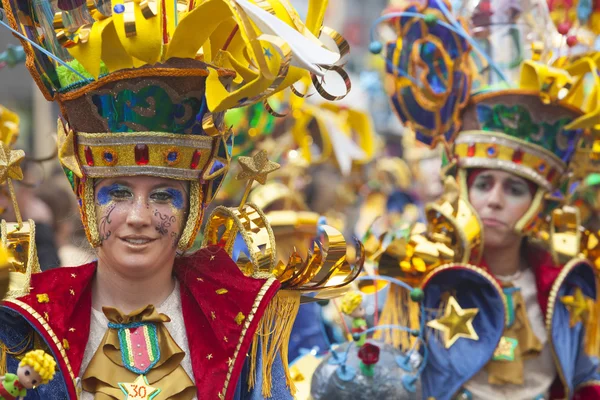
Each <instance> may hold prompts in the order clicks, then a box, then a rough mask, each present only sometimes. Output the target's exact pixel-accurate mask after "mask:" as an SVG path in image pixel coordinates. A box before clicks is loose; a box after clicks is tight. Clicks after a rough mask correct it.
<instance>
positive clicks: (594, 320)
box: [584, 278, 600, 358]
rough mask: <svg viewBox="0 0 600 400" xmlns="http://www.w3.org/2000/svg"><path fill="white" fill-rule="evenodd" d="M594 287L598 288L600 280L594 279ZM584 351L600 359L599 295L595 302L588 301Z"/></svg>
mask: <svg viewBox="0 0 600 400" xmlns="http://www.w3.org/2000/svg"><path fill="white" fill-rule="evenodd" d="M596 281H597V283H596V287H597V288H600V278H596ZM585 325H586V327H585V328H586V329H585V342H584V351H585V352H586V354H588V355H590V356H592V357H599V358H600V294H598V293H597V294H596V301H590V312H589V315H588V319H587V321H586V324H585Z"/></svg>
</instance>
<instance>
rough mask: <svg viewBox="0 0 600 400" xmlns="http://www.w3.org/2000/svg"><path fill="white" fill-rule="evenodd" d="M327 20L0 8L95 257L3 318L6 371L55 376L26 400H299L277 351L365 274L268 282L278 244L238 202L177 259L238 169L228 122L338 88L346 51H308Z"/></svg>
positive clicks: (120, 8) (317, 13) (76, 4)
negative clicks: (31, 369)
mask: <svg viewBox="0 0 600 400" xmlns="http://www.w3.org/2000/svg"><path fill="white" fill-rule="evenodd" d="M325 3H326V2H322V1H310V2H309V11H308V15H307V21H306V23H304V22H303V21H302V20H301V19H300V18H299V16H298V15H297V13H296V12H295V10H294V9H293V8H292V7H291V6H290V5H289V3H288V2H287V1H277V0H273V1H270V0H269V1H266V2H259V3H252V2H248V1H245V0H236V1H231V2H230V1H223V0H206V1H193V0H190V1H183V2H175V3H173V2H155V1H152V0H151V1H142V2H139V1H137V0H134V1H129V0H126V1H113V2H112V3H111V2H108V3H107V2H103V1H100V2H88V3H84V2H80V1H73V2H71V1H64V2H60V3H55V2H49V1H47V2H46V1H42V2H13V1H10V0H8V1H6V2H4V10H5V11H6V16H7V20H8V22H9V24H10V26H11V29H12V30H13V32H14V33H15V34H17V35H18V36H19V37H21V39H22V41H23V45H24V48H25V50H26V52H27V57H28V59H27V66H28V68H29V70H30V72H31V74H32V76H33V78H34V79H35V81H36V83H37V84H38V86H39V88H40V90H41V91H42V92H43V94H44V95H45V96H46V98H47V99H48V100H56V101H57V102H58V103H59V106H60V109H61V114H62V115H61V118H60V119H59V121H58V135H59V138H58V144H59V158H60V161H61V163H62V165H63V167H64V169H65V172H66V174H67V177H68V178H69V181H70V182H71V184H72V186H73V189H74V191H75V194H76V195H77V198H78V200H79V205H80V211H81V217H82V220H83V223H84V226H85V228H86V233H87V235H88V239H89V241H90V243H91V244H92V245H93V246H94V247H96V248H97V254H98V261H97V262H94V263H91V264H88V265H84V266H81V267H76V268H59V269H57V270H54V271H50V272H48V273H42V274H34V275H33V276H31V280H30V281H29V279H27V282H26V283H25V284H24V285H23V287H22V290H21V293H19V294H17V295H13V296H10V297H9V298H7V299H5V301H4V302H3V304H2V307H1V314H2V316H3V320H5V321H9V322H10V323H6V324H3V325H2V327H1V328H0V339H1V340H2V342H3V344H4V345H3V349H4V353H5V356H6V359H7V368H8V371H13V370H16V367H17V365H18V359H19V356H20V355H21V354H23V353H24V352H25V351H27V350H30V348H31V347H44V348H47V349H48V350H49V351H50V352H51V353H52V354H53V356H54V357H55V358H56V360H57V373H56V377H55V379H54V380H53V381H52V382H50V384H48V385H46V386H44V387H41V388H39V389H37V390H35V391H31V392H30V393H28V395H27V398H28V399H30V398H31V399H34V398H42V399H61V400H64V399H67V398H68V399H76V398H81V399H91V398H96V399H122V398H127V399H154V400H160V399H196V398H201V399H205V398H206V399H209V398H210V399H234V398H235V399H242V398H263V397H273V398H277V399H283V398H291V397H292V392H293V388H292V387H291V386H290V385H289V383H290V379H289V374H288V372H287V365H286V364H287V361H286V356H287V355H286V348H285V344H284V343H285V342H286V340H287V338H289V330H290V329H291V324H292V323H293V317H294V316H295V313H296V311H297V309H298V305H299V303H300V291H302V290H304V291H315V290H319V289H324V290H327V288H326V286H327V284H328V280H329V278H331V277H336V278H341V279H338V280H336V286H335V288H336V290H339V289H340V287H342V286H344V285H346V284H347V283H348V282H349V281H351V280H352V279H353V277H355V276H356V273H357V268H358V270H360V266H355V267H354V268H353V267H350V266H349V265H348V263H347V262H345V255H339V254H338V260H336V261H339V262H333V260H332V256H331V255H326V256H323V257H322V258H319V259H320V260H323V263H325V262H326V263H327V265H325V266H324V264H319V263H318V262H312V263H308V262H307V263H297V262H296V263H293V264H291V265H285V264H283V265H280V266H279V267H280V268H278V269H277V271H278V272H277V271H275V268H274V267H275V248H274V243H273V235H272V231H271V230H270V227H269V226H268V223H267V222H266V218H265V217H264V214H262V212H261V211H260V210H259V209H257V208H256V207H255V206H253V205H251V204H244V201H243V202H242V204H241V205H240V207H239V208H236V209H226V208H224V207H220V208H217V210H216V211H215V213H214V214H213V215H212V216H211V217H210V218H209V221H208V225H207V231H206V232H205V235H204V243H203V244H204V245H205V246H203V247H204V248H203V249H201V250H199V251H197V252H196V253H193V254H192V255H189V256H182V255H183V254H184V252H186V251H187V250H189V249H190V248H191V247H192V246H193V244H194V243H195V240H196V236H197V234H198V231H199V229H200V226H201V223H202V220H203V213H204V209H205V207H206V206H207V205H208V203H209V202H210V201H211V200H212V199H213V197H214V196H215V194H216V192H217V190H218V189H219V186H220V183H221V181H222V179H223V176H224V175H225V173H226V171H227V170H228V168H229V163H230V156H231V145H232V137H231V132H230V131H229V129H228V127H227V126H225V124H224V119H223V115H224V112H225V111H226V110H228V109H230V108H234V107H240V106H244V105H249V104H253V103H256V102H259V101H263V100H265V99H266V98H267V97H268V96H269V95H271V94H272V93H275V92H276V91H278V90H281V89H283V88H285V87H288V86H290V85H292V84H293V83H294V82H296V81H298V80H299V79H302V78H304V77H306V76H312V77H313V82H315V86H317V87H318V89H319V90H320V91H321V92H323V93H324V89H323V88H322V87H320V83H319V82H320V81H319V77H318V76H317V75H322V74H323V73H324V71H325V70H327V69H334V70H335V71H337V72H339V73H340V74H342V75H343V76H345V73H344V72H343V70H342V69H341V68H340V67H338V66H335V65H334V64H335V63H336V62H337V61H338V60H339V59H340V52H342V53H344V51H342V50H343V49H332V50H330V49H327V48H325V46H323V45H322V44H321V42H320V41H319V39H317V37H316V36H315V35H318V34H319V33H320V31H321V24H322V19H323V14H324V9H325V5H326V4H325ZM330 32H332V35H334V34H335V32H333V31H330ZM336 37H337V36H336ZM338 50H340V51H338ZM342 55H343V54H342ZM348 89H349V87H348ZM240 163H241V165H242V169H243V171H242V173H240V177H241V178H246V179H250V181H253V180H257V181H259V182H261V183H264V181H265V179H266V176H267V174H268V173H269V172H272V171H273V170H274V169H276V168H277V165H276V164H275V163H272V162H270V161H268V160H267V159H266V157H265V155H264V153H260V154H258V155H256V156H254V157H252V158H250V157H246V158H244V159H240ZM248 190H249V188H248ZM319 255H321V254H319ZM295 260H296V261H297V260H298V258H296V259H295ZM301 267H302V268H304V269H303V270H300V271H296V268H301ZM321 267H323V268H321ZM325 267H327V268H330V267H331V268H332V270H331V271H328V270H326V269H325ZM308 268H319V269H320V271H321V273H322V274H311V273H308V271H307V269H308ZM296 272H298V273H299V274H301V275H302V276H300V277H299V276H297V275H296V274H295V273H296ZM279 273H281V274H285V275H280V274H279ZM323 274H324V275H325V278H324V276H323ZM315 275H316V278H315V281H314V282H313V281H312V280H311V279H312V278H314V277H315ZM26 276H28V275H26ZM285 277H288V278H287V281H286V279H285ZM289 277H294V278H295V279H294V281H293V282H289ZM317 278H318V279H317ZM282 285H283V286H284V287H283V288H284V289H286V290H280V289H281V288H282ZM302 285H305V286H304V287H303V286H302ZM294 289H298V290H294ZM259 339H260V340H259Z"/></svg>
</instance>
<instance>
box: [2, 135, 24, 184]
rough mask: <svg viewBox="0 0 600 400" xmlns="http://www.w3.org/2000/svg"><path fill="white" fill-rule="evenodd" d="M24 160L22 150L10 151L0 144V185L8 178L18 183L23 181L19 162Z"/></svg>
mask: <svg viewBox="0 0 600 400" xmlns="http://www.w3.org/2000/svg"><path fill="white" fill-rule="evenodd" d="M23 158H25V152H24V151H23V150H11V149H10V148H8V147H7V146H6V144H4V143H1V144H0V183H4V182H6V180H7V179H8V178H10V179H15V180H18V181H20V180H21V179H23V171H21V165H20V164H21V161H23Z"/></svg>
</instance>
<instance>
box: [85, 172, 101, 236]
mask: <svg viewBox="0 0 600 400" xmlns="http://www.w3.org/2000/svg"><path fill="white" fill-rule="evenodd" d="M82 197H83V199H82V202H83V204H82V208H83V213H84V214H85V216H84V218H82V220H83V225H84V228H85V231H86V233H87V237H88V240H89V242H90V244H91V245H92V247H98V246H100V245H101V244H102V242H101V241H100V233H99V232H98V224H97V222H96V203H95V201H94V182H93V180H92V179H87V180H86V181H85V182H84V183H83V196H82Z"/></svg>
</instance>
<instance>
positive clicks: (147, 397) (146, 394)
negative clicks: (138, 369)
mask: <svg viewBox="0 0 600 400" xmlns="http://www.w3.org/2000/svg"><path fill="white" fill-rule="evenodd" d="M119 387H120V388H121V390H122V391H123V393H125V400H152V399H153V398H154V397H155V396H156V395H157V394H158V393H160V389H157V388H154V387H152V386H150V385H149V384H148V380H147V379H146V377H145V376H144V375H140V376H138V377H137V378H136V380H135V381H133V383H121V382H119Z"/></svg>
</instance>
